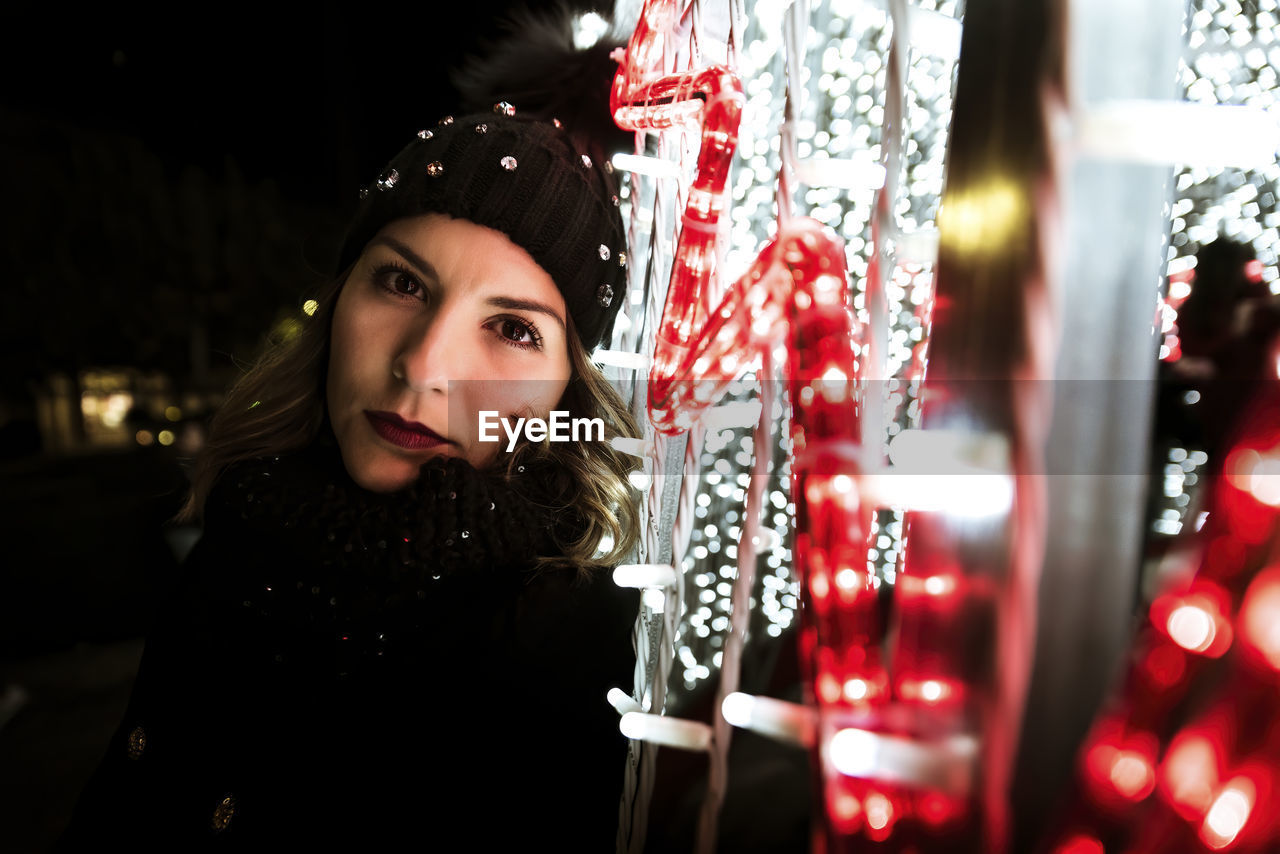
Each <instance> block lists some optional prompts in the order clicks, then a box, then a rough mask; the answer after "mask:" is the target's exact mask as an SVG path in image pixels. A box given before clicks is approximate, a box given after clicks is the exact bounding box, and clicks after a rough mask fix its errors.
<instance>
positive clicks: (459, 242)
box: [326, 214, 571, 492]
mask: <svg viewBox="0 0 1280 854" xmlns="http://www.w3.org/2000/svg"><path fill="white" fill-rule="evenodd" d="M565 323H566V312H565V304H564V298H563V297H562V296H561V295H560V291H559V289H558V288H556V286H555V283H554V282H553V281H552V280H551V277H550V276H549V275H548V274H547V273H546V271H545V270H543V269H542V268H541V267H540V266H538V264H537V262H536V261H534V260H533V258H532V257H531V256H530V255H529V253H528V252H526V251H525V250H524V249H521V248H520V247H519V246H516V245H515V244H514V243H512V242H511V241H510V240H509V239H508V238H507V236H506V235H504V234H503V233H501V232H499V231H495V230H493V229H491V228H487V227H485V226H482V225H476V224H475V223H473V222H470V221H468V220H463V219H452V218H450V217H448V216H446V215H444V214H424V215H422V216H417V217H411V218H408V219H402V220H397V221H395V222H392V223H391V224H389V225H387V226H386V227H385V228H383V229H382V231H380V232H378V234H377V236H375V237H374V238H373V240H371V241H370V242H369V245H368V246H366V247H365V250H364V253H363V254H362V255H361V256H360V258H359V260H357V261H356V264H355V266H354V267H353V268H352V271H351V274H350V276H349V277H348V278H347V281H346V283H345V284H344V285H343V287H342V292H341V294H340V295H339V297H338V304H337V306H336V307H335V308H334V315H333V329H332V335H331V338H330V354H329V372H328V377H327V380H326V395H327V398H328V407H329V419H330V421H331V423H332V424H333V432H334V434H335V435H336V436H337V439H338V446H339V448H340V449H341V451H342V459H343V462H344V463H345V464H346V467H347V471H348V472H349V473H350V475H351V477H352V479H353V480H355V482H356V483H358V484H359V485H360V486H362V487H364V488H365V489H369V490H372V491H374V492H390V491H393V490H397V489H400V488H402V487H405V486H407V485H409V484H410V483H412V482H413V480H414V479H415V478H416V477H417V475H418V467H419V466H421V465H422V463H424V462H425V461H426V460H428V459H429V458H431V457H434V456H441V455H446V456H453V457H462V458H463V459H465V460H467V461H468V462H470V463H471V464H472V465H473V466H475V467H477V468H480V467H482V466H484V465H486V464H488V463H490V462H492V461H493V460H494V459H495V457H497V455H499V454H502V453H505V452H506V451H505V449H506V447H507V436H506V433H505V432H504V431H503V429H502V428H501V427H498V429H497V431H496V435H497V436H498V437H500V440H501V441H498V442H480V441H479V436H480V429H479V419H480V412H481V411H482V410H488V411H496V412H497V413H498V415H499V417H505V418H507V419H509V421H510V423H511V425H513V426H514V425H515V424H516V420H515V419H516V418H520V417H525V418H527V417H530V416H534V415H536V416H538V417H541V418H545V417H546V416H547V415H548V413H549V412H550V410H551V409H552V408H553V407H554V406H555V405H556V403H557V402H558V401H559V400H560V398H561V396H562V395H563V394H564V390H565V388H566V387H567V386H568V383H569V378H570V376H571V369H570V366H569V349H568V339H567V334H566V328H565ZM490 423H492V421H490ZM489 432H490V435H493V433H494V431H492V430H490V431H489Z"/></svg>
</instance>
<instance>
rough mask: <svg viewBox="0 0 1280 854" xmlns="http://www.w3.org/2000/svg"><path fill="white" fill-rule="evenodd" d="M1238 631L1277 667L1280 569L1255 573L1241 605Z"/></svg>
mask: <svg viewBox="0 0 1280 854" xmlns="http://www.w3.org/2000/svg"><path fill="white" fill-rule="evenodd" d="M1240 630H1241V634H1242V635H1243V637H1244V638H1245V640H1246V642H1247V643H1248V644H1249V646H1251V647H1253V648H1254V649H1255V650H1257V651H1258V652H1260V653H1261V654H1262V657H1263V658H1264V659H1265V660H1266V662H1267V664H1268V665H1269V666H1270V667H1271V668H1272V669H1273V670H1280V568H1274V567H1273V568H1270V569H1267V570H1264V571H1263V572H1261V573H1259V574H1258V577H1257V578H1255V579H1254V580H1253V583H1252V584H1250V585H1249V589H1248V591H1247V592H1246V593H1245V596H1244V604H1243V605H1241V606H1240Z"/></svg>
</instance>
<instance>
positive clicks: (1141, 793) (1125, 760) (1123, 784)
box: [1110, 750, 1156, 801]
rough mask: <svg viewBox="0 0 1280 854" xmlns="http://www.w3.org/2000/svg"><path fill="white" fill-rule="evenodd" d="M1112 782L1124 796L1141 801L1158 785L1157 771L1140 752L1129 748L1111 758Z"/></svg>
mask: <svg viewBox="0 0 1280 854" xmlns="http://www.w3.org/2000/svg"><path fill="white" fill-rule="evenodd" d="M1110 777H1111V784H1112V785H1113V786H1115V787H1116V791H1117V792H1119V793H1120V795H1121V796H1122V797H1125V798H1128V799H1129V800H1131V801H1140V800H1142V799H1143V798H1145V797H1146V796H1147V795H1149V794H1151V790H1152V789H1154V788H1155V785H1156V772H1155V769H1154V768H1152V767H1151V762H1150V761H1149V760H1148V759H1147V757H1145V756H1143V755H1142V754H1140V753H1134V752H1132V751H1128V750H1120V751H1117V752H1116V755H1115V758H1114V759H1112V760H1111V775H1110Z"/></svg>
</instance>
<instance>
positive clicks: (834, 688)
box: [818, 673, 840, 703]
mask: <svg viewBox="0 0 1280 854" xmlns="http://www.w3.org/2000/svg"><path fill="white" fill-rule="evenodd" d="M818 696H819V697H821V698H822V700H823V701H824V702H826V703H838V702H839V701H840V680H839V679H837V678H836V677H834V676H832V675H831V674H830V673H823V674H821V675H820V676H819V677H818Z"/></svg>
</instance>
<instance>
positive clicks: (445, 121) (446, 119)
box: [439, 116, 453, 127]
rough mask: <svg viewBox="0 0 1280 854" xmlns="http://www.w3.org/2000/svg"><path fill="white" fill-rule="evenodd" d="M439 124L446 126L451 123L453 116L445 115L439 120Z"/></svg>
mask: <svg viewBox="0 0 1280 854" xmlns="http://www.w3.org/2000/svg"><path fill="white" fill-rule="evenodd" d="M439 124H440V127H448V126H449V125H451V124H453V116H445V117H444V118H443V119H441V120H440V122H439Z"/></svg>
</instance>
